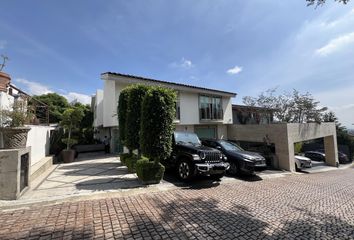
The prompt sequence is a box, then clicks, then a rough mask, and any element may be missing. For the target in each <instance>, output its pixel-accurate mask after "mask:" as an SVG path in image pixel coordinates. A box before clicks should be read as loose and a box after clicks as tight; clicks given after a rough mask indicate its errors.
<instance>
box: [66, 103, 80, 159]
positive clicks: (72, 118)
mask: <svg viewBox="0 0 354 240" xmlns="http://www.w3.org/2000/svg"><path fill="white" fill-rule="evenodd" d="M83 117H84V113H83V111H82V109H81V108H77V107H75V108H68V109H66V110H65V111H64V113H63V118H62V121H61V122H60V125H61V126H62V127H63V128H64V131H65V132H67V137H66V138H63V139H62V141H63V143H65V144H66V149H64V150H62V158H63V161H64V162H65V163H70V162H73V161H74V158H75V150H73V149H71V147H72V145H74V144H76V143H77V140H76V139H73V138H72V131H73V130H74V129H75V128H77V127H78V125H79V124H80V122H81V120H82V118H83Z"/></svg>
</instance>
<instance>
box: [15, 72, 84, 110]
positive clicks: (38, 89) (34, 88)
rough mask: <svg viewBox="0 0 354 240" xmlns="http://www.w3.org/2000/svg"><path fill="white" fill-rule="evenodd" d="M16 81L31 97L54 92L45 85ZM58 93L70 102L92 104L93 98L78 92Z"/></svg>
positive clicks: (19, 79) (59, 90)
mask: <svg viewBox="0 0 354 240" xmlns="http://www.w3.org/2000/svg"><path fill="white" fill-rule="evenodd" d="M15 81H16V82H18V83H20V84H22V85H23V86H24V89H23V90H24V91H26V92H27V93H28V94H30V95H41V94H47V93H53V92H54V91H53V90H51V88H50V87H48V86H46V85H44V84H41V83H39V82H34V81H29V80H27V79H24V78H18V79H16V80H15ZM57 92H62V93H58V94H59V95H62V96H63V97H65V98H66V99H67V100H68V101H69V102H72V101H74V100H76V101H78V102H80V103H83V104H90V103H91V97H90V96H89V95H86V94H82V93H77V92H68V93H67V91H65V90H64V89H58V91H57Z"/></svg>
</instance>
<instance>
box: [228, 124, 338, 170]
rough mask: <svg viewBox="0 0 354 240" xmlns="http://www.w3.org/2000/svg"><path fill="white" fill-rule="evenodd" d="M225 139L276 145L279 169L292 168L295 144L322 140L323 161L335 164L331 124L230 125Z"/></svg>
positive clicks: (333, 137) (333, 126)
mask: <svg viewBox="0 0 354 240" xmlns="http://www.w3.org/2000/svg"><path fill="white" fill-rule="evenodd" d="M227 133H228V138H229V139H230V140H235V141H248V142H264V143H265V144H269V143H273V144H274V145H275V155H276V157H277V159H278V163H279V168H281V169H284V170H287V171H292V172H293V171H295V163H294V154H295V153H294V143H296V142H303V141H308V140H312V139H316V138H323V139H324V148H325V154H326V164H327V165H329V166H337V164H338V149H337V134H336V126H335V124H334V123H302V124H298V123H277V124H261V125H238V124H234V125H229V126H228V132H227Z"/></svg>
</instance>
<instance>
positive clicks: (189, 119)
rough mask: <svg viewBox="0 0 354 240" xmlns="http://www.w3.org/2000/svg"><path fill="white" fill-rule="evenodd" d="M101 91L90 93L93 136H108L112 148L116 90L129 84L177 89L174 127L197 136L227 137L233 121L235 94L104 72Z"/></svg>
mask: <svg viewBox="0 0 354 240" xmlns="http://www.w3.org/2000/svg"><path fill="white" fill-rule="evenodd" d="M101 79H102V80H103V82H104V88H103V90H97V92H96V94H95V95H94V96H92V109H93V111H94V127H95V136H96V138H98V139H101V140H102V139H103V138H104V136H107V137H110V139H111V146H113V148H112V151H114V152H117V151H118V150H119V148H120V147H121V146H119V143H118V127H119V126H118V118H117V106H118V98H119V93H120V92H121V91H122V90H123V89H124V88H125V87H126V86H128V85H130V84H136V83H140V84H146V85H152V86H155V85H159V86H163V87H168V88H172V89H174V90H176V92H177V95H178V99H177V102H176V119H175V124H176V130H177V131H190V132H195V133H197V134H198V136H199V137H211V138H227V125H229V124H232V123H233V119H232V101H231V100H232V98H233V97H235V96H236V93H233V92H227V91H221V90H215V89H209V88H203V87H196V86H191V85H186V84H180V83H174V82H168V81H161V80H156V79H151V78H145V77H138V76H133V75H126V74H121V73H112V72H107V73H103V74H101Z"/></svg>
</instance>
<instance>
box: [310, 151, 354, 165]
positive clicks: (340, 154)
mask: <svg viewBox="0 0 354 240" xmlns="http://www.w3.org/2000/svg"><path fill="white" fill-rule="evenodd" d="M317 151H318V152H321V153H323V154H324V156H326V155H325V150H324V149H319V150H317ZM338 161H339V163H340V164H346V163H350V162H351V160H350V159H349V157H348V155H347V154H345V153H343V152H341V151H338Z"/></svg>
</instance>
